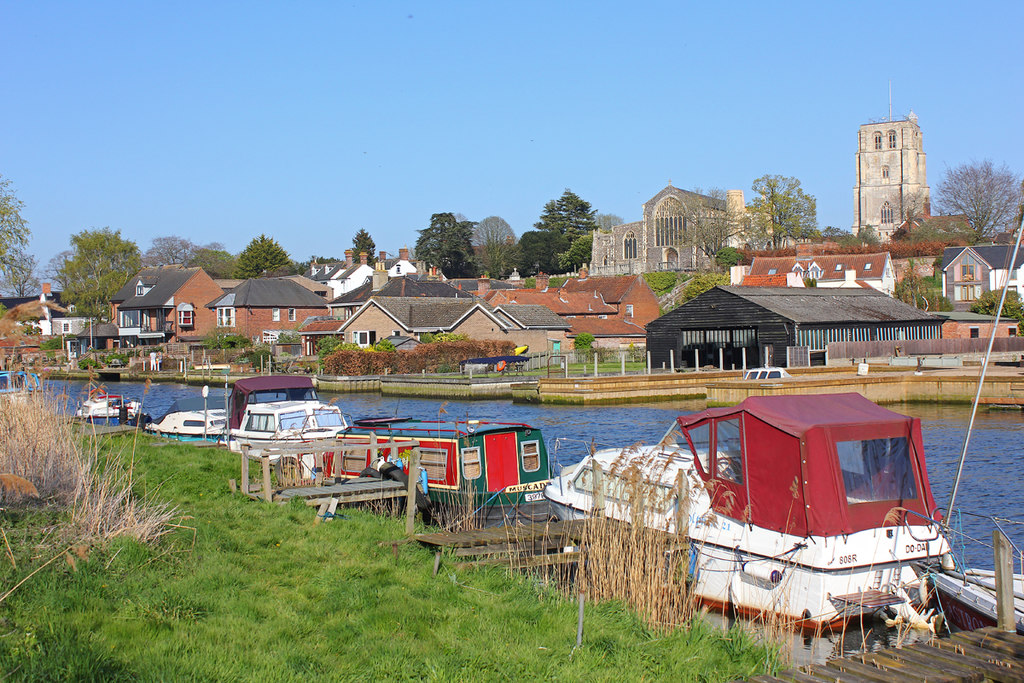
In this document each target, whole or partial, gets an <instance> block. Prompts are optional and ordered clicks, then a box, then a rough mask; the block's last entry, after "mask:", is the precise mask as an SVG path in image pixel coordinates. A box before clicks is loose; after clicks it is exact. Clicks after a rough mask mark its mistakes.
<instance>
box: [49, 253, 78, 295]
mask: <svg viewBox="0 0 1024 683" xmlns="http://www.w3.org/2000/svg"><path fill="white" fill-rule="evenodd" d="M74 255H75V253H74V252H73V251H71V250H70V249H65V250H64V251H61V252H58V253H57V254H56V255H55V256H54V257H53V258H51V259H50V260H49V262H47V264H46V269H45V270H44V271H43V277H45V278H46V279H48V280H50V281H51V282H53V283H54V284H55V285H56V287H54V289H56V290H57V291H59V292H63V291H64V290H65V289H67V288H68V283H67V280H66V279H65V277H64V273H63V269H64V263H65V262H66V261H67V260H68V259H70V258H71V257H72V256H74Z"/></svg>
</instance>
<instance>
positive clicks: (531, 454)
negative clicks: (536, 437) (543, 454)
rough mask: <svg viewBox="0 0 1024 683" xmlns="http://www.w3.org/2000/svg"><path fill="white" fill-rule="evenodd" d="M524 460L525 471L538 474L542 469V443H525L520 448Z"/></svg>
mask: <svg viewBox="0 0 1024 683" xmlns="http://www.w3.org/2000/svg"><path fill="white" fill-rule="evenodd" d="M520 452H521V453H522V458H523V471H524V472H536V471H537V470H539V469H540V442H539V441H524V442H523V443H522V445H521V446H520Z"/></svg>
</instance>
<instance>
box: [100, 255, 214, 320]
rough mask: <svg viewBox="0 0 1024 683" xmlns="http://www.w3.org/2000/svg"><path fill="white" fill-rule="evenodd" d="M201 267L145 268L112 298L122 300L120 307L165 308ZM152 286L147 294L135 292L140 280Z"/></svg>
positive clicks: (114, 300) (116, 300) (115, 300)
mask: <svg viewBox="0 0 1024 683" xmlns="http://www.w3.org/2000/svg"><path fill="white" fill-rule="evenodd" d="M200 270H201V269H200V268H182V267H181V266H160V267H158V268H143V269H142V270H140V271H139V272H138V273H136V274H135V275H134V276H132V277H131V278H129V279H128V282H126V283H125V284H124V286H123V287H121V289H119V290H117V293H116V294H114V296H112V297H111V298H110V300H111V301H113V302H120V304H121V305H120V308H121V309H122V310H124V309H131V308H163V307H165V306H169V305H170V304H169V302H170V300H171V299H172V298H173V297H174V294H175V292H177V291H178V290H179V289H181V287H182V285H184V284H185V283H186V282H188V281H189V279H190V278H191V277H192V276H193V275H195V274H196V273H198V272H199V271H200ZM140 280H141V281H142V283H143V284H144V285H147V286H151V287H152V288H151V289H150V290H149V291H147V292H146V293H145V294H143V295H141V296H139V295H136V294H135V289H136V286H137V285H138V283H139V281H140Z"/></svg>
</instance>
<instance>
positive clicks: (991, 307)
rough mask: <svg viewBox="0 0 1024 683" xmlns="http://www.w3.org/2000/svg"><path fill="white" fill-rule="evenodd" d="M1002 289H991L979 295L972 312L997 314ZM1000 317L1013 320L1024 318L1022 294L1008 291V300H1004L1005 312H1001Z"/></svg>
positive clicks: (972, 306)
mask: <svg viewBox="0 0 1024 683" xmlns="http://www.w3.org/2000/svg"><path fill="white" fill-rule="evenodd" d="M1002 294H1003V292H1002V290H997V289H993V290H989V291H987V292H985V293H984V294H982V295H981V296H979V297H978V300H977V301H975V302H974V303H973V304H971V313H981V314H982V315H995V314H996V307H997V306H999V298H1000V297H1001V296H1002ZM1000 317H1003V318H1007V319H1012V320H1024V305H1022V303H1021V300H1020V295H1019V294H1018V293H1017V292H1015V291H1013V290H1009V291H1007V292H1006V300H1005V301H1004V302H1003V312H1002V313H1000Z"/></svg>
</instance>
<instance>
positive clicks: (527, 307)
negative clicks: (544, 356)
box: [495, 304, 572, 330]
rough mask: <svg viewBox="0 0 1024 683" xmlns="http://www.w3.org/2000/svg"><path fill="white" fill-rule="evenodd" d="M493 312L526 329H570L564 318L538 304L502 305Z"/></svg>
mask: <svg viewBox="0 0 1024 683" xmlns="http://www.w3.org/2000/svg"><path fill="white" fill-rule="evenodd" d="M495 311H497V312H501V313H504V314H505V315H507V316H508V317H509V318H511V319H512V320H514V321H515V322H517V323H519V324H520V325H521V326H522V327H526V328H542V329H546V330H551V329H558V330H568V329H570V328H571V327H572V326H571V325H570V324H569V323H568V322H566V320H565V319H564V318H562V317H561V316H559V315H558V314H557V313H555V312H554V311H552V310H551V309H550V308H548V307H547V306H541V305H540V304H503V305H501V306H498V307H497V308H496V309H495Z"/></svg>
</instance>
